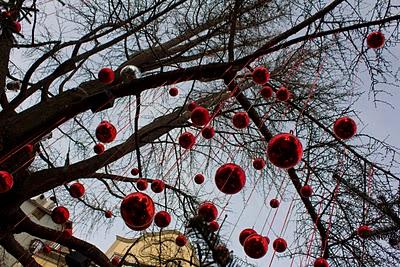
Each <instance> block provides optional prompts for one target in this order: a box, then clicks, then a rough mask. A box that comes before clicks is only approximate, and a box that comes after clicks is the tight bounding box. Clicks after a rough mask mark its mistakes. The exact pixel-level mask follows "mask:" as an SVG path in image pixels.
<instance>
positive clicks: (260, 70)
mask: <svg viewBox="0 0 400 267" xmlns="http://www.w3.org/2000/svg"><path fill="white" fill-rule="evenodd" d="M269 76H270V75H269V71H268V69H267V68H265V67H257V68H255V69H254V70H253V73H252V77H253V81H254V82H255V83H257V84H260V85H264V84H266V83H267V82H268V80H269Z"/></svg>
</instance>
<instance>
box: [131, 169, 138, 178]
mask: <svg viewBox="0 0 400 267" xmlns="http://www.w3.org/2000/svg"><path fill="white" fill-rule="evenodd" d="M131 174H132V175H133V176H136V175H138V174H139V169H138V168H133V169H132V170H131Z"/></svg>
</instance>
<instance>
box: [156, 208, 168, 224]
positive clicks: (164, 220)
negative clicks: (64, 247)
mask: <svg viewBox="0 0 400 267" xmlns="http://www.w3.org/2000/svg"><path fill="white" fill-rule="evenodd" d="M154 223H155V224H156V225H157V226H158V227H160V228H165V227H167V226H168V225H169V224H170V223H171V215H169V213H168V212H166V211H163V210H162V211H159V212H157V213H156V215H155V216H154Z"/></svg>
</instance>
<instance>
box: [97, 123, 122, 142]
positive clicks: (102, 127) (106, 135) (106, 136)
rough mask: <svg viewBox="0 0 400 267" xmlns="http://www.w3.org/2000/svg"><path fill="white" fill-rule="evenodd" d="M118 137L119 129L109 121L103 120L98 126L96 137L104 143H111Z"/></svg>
mask: <svg viewBox="0 0 400 267" xmlns="http://www.w3.org/2000/svg"><path fill="white" fill-rule="evenodd" d="M116 137H117V129H116V128H115V127H114V125H112V124H111V123H110V122H108V121H102V122H100V124H99V125H98V126H97V128H96V138H97V140H99V141H100V142H102V143H111V142H112V141H114V140H115V138H116Z"/></svg>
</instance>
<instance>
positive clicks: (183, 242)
mask: <svg viewBox="0 0 400 267" xmlns="http://www.w3.org/2000/svg"><path fill="white" fill-rule="evenodd" d="M186 243H187V238H186V236H184V235H178V236H177V237H176V239H175V244H176V245H177V246H178V247H183V246H185V245H186Z"/></svg>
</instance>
